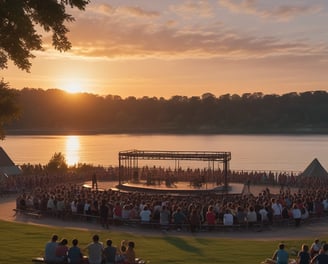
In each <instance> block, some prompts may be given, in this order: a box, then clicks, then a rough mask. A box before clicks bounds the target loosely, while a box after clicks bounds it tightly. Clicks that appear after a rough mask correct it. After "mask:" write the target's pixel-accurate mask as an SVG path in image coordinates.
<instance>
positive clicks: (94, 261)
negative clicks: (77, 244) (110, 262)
mask: <svg viewBox="0 0 328 264" xmlns="http://www.w3.org/2000/svg"><path fill="white" fill-rule="evenodd" d="M86 248H87V249H88V255H89V263H90V264H101V262H102V255H103V248H104V247H103V244H102V243H101V242H99V236H98V235H94V236H93V237H92V242H91V243H90V244H89V245H87V247H86Z"/></svg>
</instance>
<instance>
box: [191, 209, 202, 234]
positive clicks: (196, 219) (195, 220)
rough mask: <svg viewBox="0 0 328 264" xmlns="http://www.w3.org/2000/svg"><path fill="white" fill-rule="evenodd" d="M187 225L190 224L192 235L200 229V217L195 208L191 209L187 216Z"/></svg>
mask: <svg viewBox="0 0 328 264" xmlns="http://www.w3.org/2000/svg"><path fill="white" fill-rule="evenodd" d="M189 223H190V231H191V232H192V233H194V232H196V231H197V230H198V229H199V227H200V216H199V213H198V212H197V210H196V208H192V209H191V213H190V216H189Z"/></svg>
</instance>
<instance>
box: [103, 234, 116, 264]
mask: <svg viewBox="0 0 328 264" xmlns="http://www.w3.org/2000/svg"><path fill="white" fill-rule="evenodd" d="M112 243H113V242H112V240H110V239H107V241H106V247H105V248H104V264H115V263H116V255H117V252H116V247H113V246H112Z"/></svg>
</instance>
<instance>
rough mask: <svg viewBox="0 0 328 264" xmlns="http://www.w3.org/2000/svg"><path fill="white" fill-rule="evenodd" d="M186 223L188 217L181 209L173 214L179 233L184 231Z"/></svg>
mask: <svg viewBox="0 0 328 264" xmlns="http://www.w3.org/2000/svg"><path fill="white" fill-rule="evenodd" d="M185 222H186V215H185V214H184V213H183V212H182V211H181V207H178V208H177V210H176V211H175V212H174V213H173V223H174V225H175V228H176V229H177V231H181V230H182V225H183V224H184V223H185Z"/></svg>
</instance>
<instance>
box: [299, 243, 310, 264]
mask: <svg viewBox="0 0 328 264" xmlns="http://www.w3.org/2000/svg"><path fill="white" fill-rule="evenodd" d="M310 261H311V257H310V253H309V246H308V245H306V244H303V245H302V249H301V251H300V252H298V255H297V263H298V264H310Z"/></svg>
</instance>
